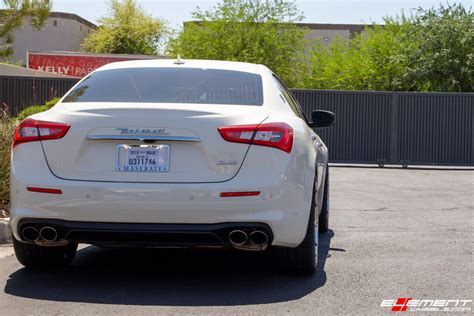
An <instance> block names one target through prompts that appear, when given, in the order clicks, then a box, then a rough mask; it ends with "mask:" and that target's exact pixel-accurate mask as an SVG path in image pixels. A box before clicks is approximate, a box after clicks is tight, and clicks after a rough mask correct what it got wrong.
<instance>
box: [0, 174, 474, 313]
mask: <svg viewBox="0 0 474 316" xmlns="http://www.w3.org/2000/svg"><path fill="white" fill-rule="evenodd" d="M473 196H474V171H472V170H462V171H459V170H426V169H388V168H384V169H378V168H346V167H339V168H332V169H331V218H330V221H331V223H330V225H331V230H330V232H328V233H327V234H325V235H322V236H321V237H320V240H321V245H320V249H319V257H320V258H321V260H320V262H319V265H318V272H317V274H316V275H315V276H313V277H302V276H288V275H275V274H274V273H271V272H268V271H267V269H266V261H265V258H262V257H261V256H258V255H255V254H253V253H250V254H249V253H243V254H242V253H234V252H222V251H186V250H118V249H109V250H102V249H98V248H94V247H84V248H82V249H81V250H80V251H79V253H78V255H77V257H76V259H75V261H74V264H73V265H72V267H70V268H68V269H64V270H59V271H44V272H37V271H30V270H26V269H24V268H22V266H21V265H20V264H19V263H18V262H17V261H16V259H15V257H14V256H13V255H12V250H11V247H10V246H2V247H0V286H2V288H3V291H1V292H0V313H1V314H2V315H29V314H45V315H51V314H54V315H56V314H82V315H92V314H115V313H121V314H129V315H141V314H158V313H163V314H164V313H196V314H203V313H204V314H208V313H213V314H224V313H225V314H227V313H247V314H288V313H292V314H293V313H298V314H325V315H327V314H380V313H384V312H386V313H388V312H389V310H390V308H387V307H380V303H381V302H382V300H384V299H395V298H397V297H411V298H413V299H469V300H472V299H474V292H473V286H474V283H473V275H474V264H473V242H474V233H473V232H474V229H473V228H474V197H473Z"/></svg>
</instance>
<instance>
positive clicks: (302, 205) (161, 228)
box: [11, 60, 334, 273]
mask: <svg viewBox="0 0 474 316" xmlns="http://www.w3.org/2000/svg"><path fill="white" fill-rule="evenodd" d="M333 121H334V114H333V113H330V112H326V111H315V112H313V113H312V118H311V121H310V120H308V118H306V117H305V115H304V113H303V111H302V110H301V107H300V106H299V104H298V102H297V101H296V100H295V98H294V97H293V96H292V95H291V93H290V92H289V91H288V89H287V88H286V87H285V85H284V84H283V83H282V82H281V80H280V79H278V77H277V76H275V74H273V73H272V71H271V70H269V69H268V68H267V67H265V66H262V65H255V64H249V63H238V62H223V61H202V60H201V61H200V60H146V61H129V62H120V63H113V64H109V65H106V66H104V67H102V68H99V69H97V70H96V71H94V72H93V73H91V74H90V75H89V76H87V77H86V78H84V79H83V80H81V81H80V82H79V83H78V84H77V85H75V86H74V87H73V88H72V89H71V90H70V91H69V92H68V93H67V94H66V95H65V96H64V97H63V98H62V99H61V101H60V102H59V103H58V104H57V105H56V106H54V107H53V108H52V109H51V110H49V111H46V112H42V113H39V114H35V115H32V116H30V117H28V118H27V119H25V120H24V121H22V122H21V123H20V125H19V126H18V128H17V130H16V132H15V135H14V143H13V153H12V163H11V225H12V230H13V235H14V236H13V237H14V247H15V252H16V256H17V258H18V260H19V261H20V262H21V263H22V264H23V265H25V266H27V267H50V266H62V265H66V264H69V263H71V262H72V260H73V258H74V255H75V253H76V249H77V245H78V243H88V244H93V245H97V246H99V247H107V246H121V245H123V246H130V245H133V246H140V247H233V248H235V249H239V250H242V251H245V250H247V251H265V252H267V253H268V255H269V256H275V257H276V259H275V260H272V261H275V262H278V263H279V264H280V266H282V267H285V268H286V269H287V270H290V271H294V272H297V273H313V272H314V271H315V269H316V263H317V245H318V230H319V232H325V231H327V229H328V167H327V163H328V155H327V148H326V146H325V145H324V143H323V142H322V141H321V139H320V138H319V136H318V135H317V134H316V133H315V132H314V131H313V128H315V127H326V126H329V125H331V124H332V122H333ZM318 227H319V229H318Z"/></svg>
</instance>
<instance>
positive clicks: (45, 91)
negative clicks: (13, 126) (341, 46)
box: [0, 76, 78, 115]
mask: <svg viewBox="0 0 474 316" xmlns="http://www.w3.org/2000/svg"><path fill="white" fill-rule="evenodd" d="M77 81H78V79H69V78H36V77H7V76H5V77H2V76H0V105H2V107H5V106H6V107H7V108H8V109H9V110H10V113H11V114H12V115H17V114H18V113H19V112H20V111H21V110H22V109H24V108H26V107H28V106H31V105H37V104H44V103H45V102H46V101H49V100H51V99H53V98H55V97H61V96H63V95H64V94H65V93H66V92H67V91H68V90H69V89H71V87H72V86H73V85H75V84H76V83H77Z"/></svg>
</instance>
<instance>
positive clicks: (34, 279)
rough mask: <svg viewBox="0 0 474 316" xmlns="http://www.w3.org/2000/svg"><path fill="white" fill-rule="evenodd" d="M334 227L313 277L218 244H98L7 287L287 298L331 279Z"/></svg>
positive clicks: (194, 300) (146, 299)
mask: <svg viewBox="0 0 474 316" xmlns="http://www.w3.org/2000/svg"><path fill="white" fill-rule="evenodd" d="M333 236H334V232H333V231H332V230H330V231H329V232H327V233H325V234H322V235H320V236H319V241H320V247H319V251H318V256H319V262H318V267H317V272H316V273H315V274H314V275H313V276H295V275H284V274H278V273H276V272H272V271H271V269H269V268H268V267H269V264H271V260H269V258H268V256H263V254H260V253H246V252H237V251H228V250H227V251H223V250H222V251H219V250H181V249H172V250H170V249H167V250H164V249H123V248H122V249H99V248H96V247H93V246H90V247H86V248H83V249H81V250H79V251H78V253H77V256H76V258H75V260H74V263H73V265H72V266H71V267H68V268H64V269H59V270H57V269H56V270H46V271H45V270H38V271H35V270H30V269H25V268H22V269H19V270H17V271H15V272H13V273H12V274H11V275H10V278H9V280H8V281H7V284H6V286H5V293H7V294H10V295H15V296H19V297H25V298H33V299H40V300H49V301H61V302H83V303H98V304H119V305H122V304H127V305H156V306H159V305H163V306H164V305H166V306H228V305H248V304H265V303H276V302H285V301H291V300H296V299H299V298H301V297H303V296H305V295H308V294H310V293H311V292H313V291H315V290H316V289H318V288H320V287H322V286H324V284H325V283H326V273H325V271H324V266H325V264H326V259H327V258H330V254H329V251H330V250H331V249H330V243H331V238H332V237H333Z"/></svg>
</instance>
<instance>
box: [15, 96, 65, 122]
mask: <svg viewBox="0 0 474 316" xmlns="http://www.w3.org/2000/svg"><path fill="white" fill-rule="evenodd" d="M59 100H60V99H59V98H54V99H52V100H50V101H48V102H46V103H45V104H44V105H32V106H29V107H27V108H26V109H24V110H23V111H21V112H20V113H19V114H18V115H17V116H16V119H17V120H18V121H22V120H24V119H25V118H27V117H28V116H30V115H33V114H36V113H40V112H44V111H47V110H49V109H50V108H52V107H53V106H54V105H55V104H56V103H58V101H59Z"/></svg>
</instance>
